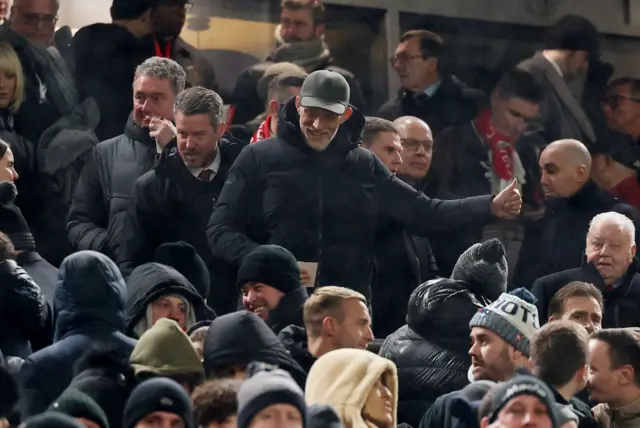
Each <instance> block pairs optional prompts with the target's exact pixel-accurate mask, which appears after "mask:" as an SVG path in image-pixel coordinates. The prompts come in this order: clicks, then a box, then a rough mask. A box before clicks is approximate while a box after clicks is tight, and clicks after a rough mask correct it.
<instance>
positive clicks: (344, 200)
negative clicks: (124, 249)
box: [207, 70, 522, 297]
mask: <svg viewBox="0 0 640 428" xmlns="http://www.w3.org/2000/svg"><path fill="white" fill-rule="evenodd" d="M349 91H350V90H349V85H348V83H347V81H346V80H345V79H344V77H342V76H341V75H340V74H338V73H335V72H332V71H325V70H320V71H315V72H313V73H311V74H310V75H309V76H307V78H306V79H305V81H304V83H303V85H302V88H301V90H300V95H299V96H297V97H294V98H292V99H291V100H289V101H288V102H287V103H285V104H284V105H283V106H282V109H281V113H282V114H280V115H279V116H278V120H279V125H278V136H277V137H274V138H270V139H268V140H263V141H261V142H258V143H255V144H250V145H249V146H247V147H246V148H245V149H244V150H243V151H242V153H240V155H239V156H238V159H237V160H236V162H235V163H234V165H233V167H232V168H231V170H230V171H229V176H228V179H227V182H226V184H225V186H224V188H223V189H222V193H221V194H220V198H219V199H218V201H217V203H216V207H215V209H214V211H213V215H212V216H211V219H210V220H209V225H208V227H207V238H208V240H209V245H210V246H211V249H212V251H213V254H214V256H216V257H219V258H221V259H223V260H225V261H226V262H228V263H231V264H232V265H234V266H236V267H239V266H240V265H241V264H242V261H243V259H244V258H245V257H246V256H247V255H248V254H249V253H250V252H251V251H253V250H254V249H255V248H256V247H257V246H258V245H260V244H276V245H282V246H283V247H285V248H286V249H287V250H289V251H291V253H292V254H293V255H294V256H295V257H296V260H298V261H299V262H309V263H318V264H319V265H320V266H321V269H319V270H318V274H317V275H316V278H315V280H314V281H313V284H308V285H313V286H316V287H318V286H326V285H344V286H348V287H349V288H352V289H354V290H356V291H359V292H360V293H362V294H363V295H365V297H370V294H371V293H370V284H371V281H372V278H373V275H374V265H375V264H374V263H373V262H372V261H373V260H374V259H375V250H374V244H375V231H376V228H377V226H378V225H379V222H380V219H381V218H388V219H390V220H392V221H395V222H396V223H398V225H399V227H401V228H404V229H406V230H407V231H408V233H409V234H410V235H417V236H425V235H428V234H429V233H431V232H434V231H438V230H439V231H447V230H453V229H456V228H459V227H462V226H464V225H469V224H484V223H486V222H488V221H490V219H491V217H492V215H495V216H498V217H505V218H512V217H515V216H517V215H518V213H519V212H520V208H521V205H522V199H521V197H520V194H519V192H518V190H517V189H516V188H515V186H516V185H515V182H514V183H513V184H512V185H511V186H509V187H508V188H506V189H505V190H503V191H502V192H500V193H499V194H498V195H497V196H495V198H494V197H493V196H491V195H487V196H476V197H472V198H467V199H461V200H455V201H439V200H432V199H429V198H428V197H426V196H425V195H424V194H421V193H420V192H418V191H416V190H415V189H413V188H412V187H410V186H409V185H407V184H405V183H403V182H402V181H401V180H399V179H398V178H396V177H394V176H393V175H392V173H391V172H390V171H389V170H388V169H387V168H386V167H385V166H384V164H383V163H382V162H381V161H380V160H379V159H378V158H377V157H376V155H375V154H374V153H373V152H371V151H369V150H367V149H365V148H362V147H361V146H360V143H361V134H362V130H363V127H364V123H365V119H364V116H363V115H362V113H360V112H359V111H358V110H357V109H354V108H353V107H351V106H350V105H349V94H350V92H349ZM356 219H357V220H356ZM301 274H302V275H303V276H306V274H310V272H308V271H306V270H304V271H301Z"/></svg>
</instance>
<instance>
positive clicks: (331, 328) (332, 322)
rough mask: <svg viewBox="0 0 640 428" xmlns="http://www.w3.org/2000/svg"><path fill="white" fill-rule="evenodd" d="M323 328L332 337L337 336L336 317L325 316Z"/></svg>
mask: <svg viewBox="0 0 640 428" xmlns="http://www.w3.org/2000/svg"><path fill="white" fill-rule="evenodd" d="M322 330H323V331H324V332H325V333H326V334H327V335H328V336H330V337H332V336H335V335H336V334H337V332H338V325H337V323H336V319H335V318H332V317H324V319H323V320H322Z"/></svg>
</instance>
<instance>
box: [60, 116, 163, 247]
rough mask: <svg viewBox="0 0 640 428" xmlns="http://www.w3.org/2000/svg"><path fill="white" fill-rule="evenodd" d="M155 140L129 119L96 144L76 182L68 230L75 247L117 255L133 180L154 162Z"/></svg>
mask: <svg viewBox="0 0 640 428" xmlns="http://www.w3.org/2000/svg"><path fill="white" fill-rule="evenodd" d="M155 157H156V143H155V141H154V140H153V138H151V137H149V133H148V130H146V129H142V128H139V127H138V126H137V125H136V124H135V123H134V122H133V119H132V118H130V119H129V120H128V122H127V125H126V127H125V131H124V134H122V135H119V136H118V137H115V138H112V139H110V140H107V141H103V142H101V143H100V144H98V145H97V146H96V147H95V149H94V151H93V154H92V155H91V157H90V159H89V160H88V161H87V163H86V165H85V166H84V169H83V170H82V174H81V176H80V179H79V181H78V184H77V187H76V189H75V193H74V194H73V201H72V203H71V209H70V210H69V216H68V217H67V231H68V232H69V240H70V241H71V244H72V246H73V247H74V248H75V249H76V250H94V251H99V252H102V253H104V254H107V255H109V256H113V255H114V254H117V251H118V247H119V245H120V242H122V239H123V235H122V233H123V228H124V223H125V221H126V211H127V207H128V205H129V204H130V203H131V200H132V194H133V186H134V184H135V181H136V179H138V177H140V176H141V175H143V174H144V173H146V172H147V171H149V170H150V169H151V168H152V167H153V165H154V161H155Z"/></svg>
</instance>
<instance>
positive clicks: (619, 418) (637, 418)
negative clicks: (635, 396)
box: [593, 400, 640, 428]
mask: <svg viewBox="0 0 640 428" xmlns="http://www.w3.org/2000/svg"><path fill="white" fill-rule="evenodd" d="M593 415H594V416H595V418H596V420H597V421H598V422H600V424H601V426H602V428H637V427H639V426H640V400H636V401H634V402H633V403H631V404H629V405H627V406H625V407H623V408H619V409H612V408H611V407H610V406H609V405H608V404H605V403H602V404H598V405H597V406H595V407H594V408H593Z"/></svg>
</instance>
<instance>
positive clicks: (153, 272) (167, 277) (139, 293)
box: [125, 263, 215, 337]
mask: <svg viewBox="0 0 640 428" xmlns="http://www.w3.org/2000/svg"><path fill="white" fill-rule="evenodd" d="M169 294H175V295H178V296H181V297H183V298H184V299H185V300H186V301H188V302H189V303H190V305H191V307H192V308H193V310H194V316H195V321H196V322H198V321H203V320H211V319H213V318H214V317H215V313H214V312H213V311H212V310H211V308H209V307H208V306H207V305H206V304H205V302H204V300H203V299H202V296H200V294H199V293H198V290H196V288H195V287H194V286H193V285H192V284H191V283H190V282H189V281H188V280H187V279H186V278H185V277H184V276H183V275H182V274H180V273H179V272H178V271H177V270H175V269H174V268H172V267H169V266H165V265H162V264H160V263H145V264H143V265H140V266H138V267H137V268H136V269H135V270H134V271H133V272H132V273H131V275H130V276H129V278H127V297H126V330H125V331H126V333H127V335H128V336H131V337H135V333H134V331H133V330H134V328H135V327H136V325H137V324H138V322H139V321H140V320H141V319H143V318H144V317H145V316H146V313H147V306H149V304H151V303H153V301H154V300H156V299H158V298H159V297H161V296H166V295H169ZM189 327H191V326H190V325H188V326H186V328H187V329H188V328H189Z"/></svg>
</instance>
